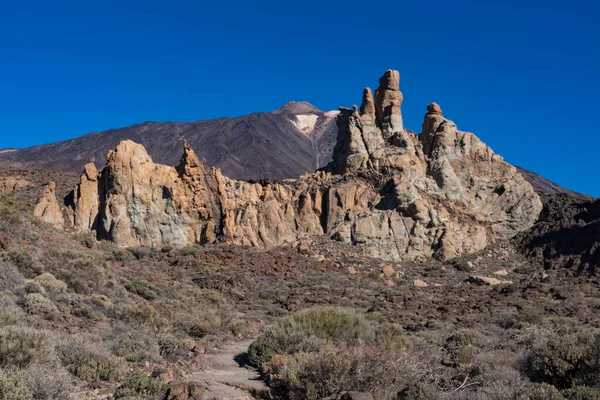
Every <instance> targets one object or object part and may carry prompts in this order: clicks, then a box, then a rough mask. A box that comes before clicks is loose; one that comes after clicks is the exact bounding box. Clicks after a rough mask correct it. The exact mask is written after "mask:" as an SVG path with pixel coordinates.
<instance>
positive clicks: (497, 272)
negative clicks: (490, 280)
mask: <svg viewBox="0 0 600 400" xmlns="http://www.w3.org/2000/svg"><path fill="white" fill-rule="evenodd" d="M494 275H497V276H508V271H507V270H506V268H502V269H499V270H498V271H496V272H494Z"/></svg>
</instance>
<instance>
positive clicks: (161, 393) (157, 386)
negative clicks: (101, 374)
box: [115, 374, 169, 400]
mask: <svg viewBox="0 0 600 400" xmlns="http://www.w3.org/2000/svg"><path fill="white" fill-rule="evenodd" d="M168 387H169V385H167V384H166V383H164V382H161V381H159V380H158V379H155V378H152V377H150V376H145V375H139V374H138V375H132V376H130V377H129V378H127V379H126V380H125V382H123V383H122V384H121V385H120V386H119V387H118V388H117V390H115V400H118V399H122V400H125V399H130V400H133V399H140V400H141V399H144V400H162V399H163V398H164V397H165V394H166V392H167V389H168Z"/></svg>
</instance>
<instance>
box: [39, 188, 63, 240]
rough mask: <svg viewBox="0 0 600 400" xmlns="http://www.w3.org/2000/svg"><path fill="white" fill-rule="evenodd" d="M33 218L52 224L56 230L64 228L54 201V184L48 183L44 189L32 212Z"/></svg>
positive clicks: (58, 208) (56, 203) (61, 216)
mask: <svg viewBox="0 0 600 400" xmlns="http://www.w3.org/2000/svg"><path fill="white" fill-rule="evenodd" d="M33 216H34V217H37V218H39V219H41V220H42V221H44V222H47V223H49V224H52V225H53V226H54V227H55V228H57V229H62V228H63V227H64V224H65V220H64V217H63V215H62V211H61V210H60V206H59V205H58V201H57V200H56V184H55V183H54V182H50V183H48V185H46V187H45V188H44V193H43V194H42V197H40V199H39V200H38V201H37V203H36V205H35V208H34V210H33Z"/></svg>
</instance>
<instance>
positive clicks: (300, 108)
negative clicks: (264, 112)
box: [272, 101, 323, 114]
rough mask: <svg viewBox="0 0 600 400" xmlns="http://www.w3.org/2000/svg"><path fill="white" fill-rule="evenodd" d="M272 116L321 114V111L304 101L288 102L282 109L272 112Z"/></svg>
mask: <svg viewBox="0 0 600 400" xmlns="http://www.w3.org/2000/svg"><path fill="white" fill-rule="evenodd" d="M272 113H273V114H323V111H321V110H319V109H318V108H317V107H315V106H313V105H312V104H310V103H309V102H306V101H290V102H288V103H286V104H285V105H284V106H283V107H279V108H278V109H277V110H274V111H272Z"/></svg>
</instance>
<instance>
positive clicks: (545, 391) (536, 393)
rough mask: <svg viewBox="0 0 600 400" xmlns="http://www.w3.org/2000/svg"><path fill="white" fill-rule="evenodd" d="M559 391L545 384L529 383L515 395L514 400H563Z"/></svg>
mask: <svg viewBox="0 0 600 400" xmlns="http://www.w3.org/2000/svg"><path fill="white" fill-rule="evenodd" d="M563 399H564V398H563V396H562V395H561V394H560V391H559V390H558V389H557V388H555V387H554V386H552V385H548V384H547V383H529V384H528V385H525V387H524V388H523V389H521V390H520V391H519V392H518V393H516V395H515V400H563Z"/></svg>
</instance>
